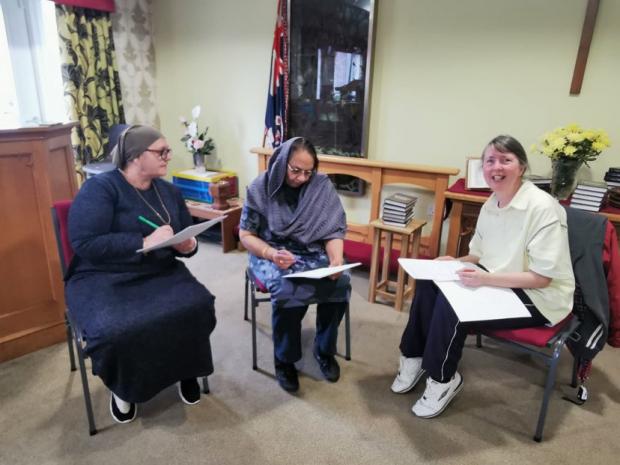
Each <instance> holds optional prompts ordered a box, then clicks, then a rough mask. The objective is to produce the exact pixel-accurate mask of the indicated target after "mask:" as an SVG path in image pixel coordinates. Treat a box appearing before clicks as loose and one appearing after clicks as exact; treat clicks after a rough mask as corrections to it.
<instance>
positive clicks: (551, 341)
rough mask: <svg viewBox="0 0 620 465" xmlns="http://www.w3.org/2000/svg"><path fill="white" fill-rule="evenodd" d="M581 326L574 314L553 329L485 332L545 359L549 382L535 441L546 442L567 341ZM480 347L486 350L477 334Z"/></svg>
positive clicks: (541, 327) (546, 383)
mask: <svg viewBox="0 0 620 465" xmlns="http://www.w3.org/2000/svg"><path fill="white" fill-rule="evenodd" d="M578 326H579V320H578V319H577V318H576V317H575V315H573V314H572V313H571V314H569V315H568V316H567V317H566V318H564V319H563V320H562V321H560V322H559V323H558V324H556V325H555V326H552V327H548V326H540V327H536V328H524V329H502V330H493V331H485V332H484V333H483V334H484V335H485V336H487V337H490V338H492V339H494V340H496V341H498V342H500V343H502V344H505V345H508V346H510V347H512V348H514V349H516V350H517V351H519V352H524V353H527V354H529V355H532V356H535V357H537V358H540V359H542V360H543V361H544V362H545V365H546V366H547V379H546V381H545V391H544V394H543V399H542V404H541V406H540V412H539V414H538V422H537V424H536V432H535V433H534V440H535V441H536V442H540V441H541V440H542V434H543V428H544V426H545V419H546V416H547V408H548V406H549V398H550V396H551V392H552V391H553V387H554V385H555V378H556V373H557V367H558V362H559V361H560V355H561V353H562V350H563V348H564V345H565V344H566V341H567V339H568V338H569V337H570V336H571V335H572V334H573V333H574V331H575V330H576V329H577V327H578ZM476 346H477V347H479V348H480V347H482V337H481V334H476ZM576 382H577V364H576V363H574V364H573V374H572V378H571V385H572V386H573V387H575V386H576Z"/></svg>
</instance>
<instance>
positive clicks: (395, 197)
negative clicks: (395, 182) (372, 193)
mask: <svg viewBox="0 0 620 465" xmlns="http://www.w3.org/2000/svg"><path fill="white" fill-rule="evenodd" d="M416 200H418V198H417V197H415V196H413V195H407V194H403V193H401V192H397V193H396V194H392V195H390V196H389V197H387V198H386V199H385V200H384V201H383V204H384V205H395V206H397V207H408V206H410V205H413V204H414V203H415V202H416Z"/></svg>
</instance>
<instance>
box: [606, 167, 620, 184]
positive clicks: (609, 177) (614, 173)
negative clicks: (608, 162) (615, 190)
mask: <svg viewBox="0 0 620 465" xmlns="http://www.w3.org/2000/svg"><path fill="white" fill-rule="evenodd" d="M604 179H605V181H607V187H608V188H609V189H611V188H612V187H620V167H617V168H609V169H608V170H607V173H605V178H604Z"/></svg>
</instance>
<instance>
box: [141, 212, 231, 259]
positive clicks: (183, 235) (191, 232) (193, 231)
mask: <svg viewBox="0 0 620 465" xmlns="http://www.w3.org/2000/svg"><path fill="white" fill-rule="evenodd" d="M224 218H226V216H225V215H224V216H220V217H219V218H215V219H214V220H211V221H205V222H204V223H198V224H193V225H191V226H188V227H187V228H185V229H184V230H183V231H180V232H178V233H176V234H175V235H174V236H172V237H171V238H170V239H166V240H165V241H163V242H160V243H159V244H155V245H152V246H150V247H145V248H143V249H138V250H136V253H146V252H150V251H151V250H157V249H163V248H164V247H169V246H171V245H176V244H180V243H181V242H183V241H186V240H187V239H190V238H192V237H195V236H197V235H198V234H200V233H201V232H204V231H206V230H207V229H209V228H210V227H211V226H213V225H215V224H217V223H220V222H221V221H223V220H224Z"/></svg>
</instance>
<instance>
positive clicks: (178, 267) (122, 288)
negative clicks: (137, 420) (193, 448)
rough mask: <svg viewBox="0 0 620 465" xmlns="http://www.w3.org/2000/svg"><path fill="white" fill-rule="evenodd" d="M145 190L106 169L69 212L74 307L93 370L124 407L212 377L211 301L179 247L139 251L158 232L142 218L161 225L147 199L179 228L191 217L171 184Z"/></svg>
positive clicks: (70, 289)
mask: <svg viewBox="0 0 620 465" xmlns="http://www.w3.org/2000/svg"><path fill="white" fill-rule="evenodd" d="M153 185H155V186H156V187H157V192H156V191H155V189H154V187H153ZM157 193H159V196H158V195H157ZM140 194H141V196H142V197H143V198H144V200H143V199H142V198H141V197H140V195H139V194H138V193H137V192H136V190H135V189H134V188H133V187H132V186H131V185H130V184H129V183H128V182H127V181H126V180H125V179H124V177H123V175H122V174H121V173H120V172H119V171H116V170H115V171H111V172H108V173H103V174H100V175H97V176H95V177H93V178H91V179H89V180H88V181H86V183H85V184H84V185H83V186H82V188H81V189H80V191H79V192H78V195H77V196H76V198H75V200H74V202H73V204H72V206H71V210H70V213H69V237H70V241H71V246H72V247H73V250H74V251H75V257H74V259H73V261H72V263H71V265H70V267H69V271H68V273H67V277H66V279H67V283H66V288H65V295H66V300H67V305H68V307H69V311H70V313H71V316H72V318H73V319H74V320H75V322H76V323H77V324H78V326H79V327H80V328H81V330H82V332H83V334H84V336H85V339H86V344H87V346H86V351H87V353H88V355H89V356H90V357H91V359H92V368H93V373H94V374H95V375H97V376H99V377H101V379H102V380H103V382H104V383H105V385H106V386H107V387H108V388H109V389H110V390H111V391H112V392H114V393H115V394H116V395H118V396H119V397H120V398H121V399H123V400H125V401H127V402H144V401H146V400H148V399H150V398H152V397H153V396H154V395H155V394H157V393H158V392H159V391H161V390H162V389H163V388H165V387H167V386H169V385H171V384H173V383H175V382H176V381H179V380H183V379H189V378H194V377H201V376H206V375H209V374H211V373H212V372H213V361H212V356H211V345H210V342H209V335H210V334H211V332H212V331H213V329H214V327H215V321H216V320H215V309H214V305H213V301H214V297H213V295H212V294H211V293H210V292H209V291H208V290H207V289H206V288H205V287H204V286H203V285H202V284H200V283H199V282H198V281H197V280H196V278H194V276H193V275H192V274H191V273H190V272H189V270H188V269H187V268H186V267H185V264H184V263H183V262H181V261H180V260H178V259H177V257H178V256H181V255H180V254H179V253H177V252H176V251H175V250H174V249H173V248H171V247H167V248H164V249H159V250H156V251H152V252H149V253H148V254H142V253H136V250H137V249H140V248H142V241H143V238H144V237H145V236H147V235H149V234H150V233H151V232H152V231H153V229H152V228H151V227H149V226H147V225H145V224H143V223H142V222H140V221H138V216H140V215H142V216H144V217H146V218H148V219H149V220H151V221H152V222H154V223H156V224H162V221H161V219H160V218H159V217H158V216H156V215H155V214H154V213H153V211H152V210H151V209H150V208H149V206H148V205H147V203H148V204H149V205H151V206H152V207H153V208H154V209H155V210H156V211H158V212H159V214H160V215H161V216H162V217H163V218H164V219H167V215H166V213H165V211H164V209H163V207H162V202H163V204H164V205H165V208H166V209H167V210H168V212H169V213H170V218H171V223H170V224H171V226H172V229H173V230H174V231H175V232H178V231H180V230H181V229H183V228H185V227H186V226H189V225H190V224H192V218H191V216H190V214H189V212H188V210H187V207H186V206H185V202H184V200H183V198H182V196H181V194H180V192H179V191H178V189H177V188H176V187H175V186H173V185H172V184H170V183H168V182H166V181H164V180H161V179H155V180H153V184H152V185H151V187H150V188H149V189H148V190H146V191H140ZM160 197H161V201H160ZM193 253H195V251H194V252H192V253H191V254H189V255H188V256H191V255H193Z"/></svg>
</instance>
